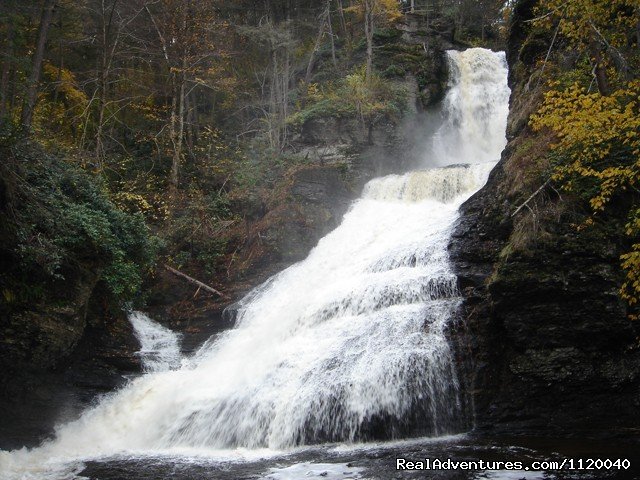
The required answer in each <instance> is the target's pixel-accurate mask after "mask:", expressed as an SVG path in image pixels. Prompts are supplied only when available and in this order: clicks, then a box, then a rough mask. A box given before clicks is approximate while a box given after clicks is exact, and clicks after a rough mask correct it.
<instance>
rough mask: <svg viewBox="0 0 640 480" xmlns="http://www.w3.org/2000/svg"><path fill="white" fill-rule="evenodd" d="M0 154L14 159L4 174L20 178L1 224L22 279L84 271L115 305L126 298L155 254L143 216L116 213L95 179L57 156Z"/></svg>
mask: <svg viewBox="0 0 640 480" xmlns="http://www.w3.org/2000/svg"><path fill="white" fill-rule="evenodd" d="M0 148H1V150H2V152H3V155H6V156H7V157H8V158H9V157H10V158H12V162H11V163H10V165H8V168H7V170H6V171H5V172H3V176H4V177H5V178H7V179H8V180H7V181H11V179H17V183H16V184H15V188H14V189H13V193H12V196H11V199H10V213H5V214H3V215H4V218H3V223H4V224H5V228H7V229H9V230H10V231H11V232H13V235H14V238H15V243H14V245H13V246H12V252H11V253H12V256H13V257H14V258H15V259H16V260H17V262H16V263H17V264H16V265H15V268H16V269H17V270H18V271H19V272H20V276H23V277H25V278H29V279H30V281H31V282H32V283H33V284H45V285H46V284H47V283H48V282H52V281H54V282H55V281H64V280H65V279H66V278H67V276H71V275H75V274H77V273H78V270H79V269H83V268H86V269H89V270H91V271H94V272H99V273H100V274H101V275H100V278H101V279H102V280H103V281H104V282H105V284H106V286H107V287H108V289H109V291H110V292H111V293H112V294H113V295H114V298H115V299H117V300H119V301H127V300H129V299H131V298H132V297H133V296H134V295H135V294H136V292H137V291H138V290H139V288H140V286H141V283H142V279H143V275H144V273H145V271H146V270H147V269H149V268H150V267H151V266H152V264H153V261H154V257H155V253H156V251H157V241H156V240H155V239H154V238H153V237H151V236H150V234H149V231H148V228H147V226H146V225H145V222H144V219H143V217H142V216H141V215H130V214H128V213H125V212H123V211H122V210H119V209H118V208H117V207H116V206H115V205H114V204H113V203H112V202H111V201H110V200H109V197H108V195H107V192H106V190H105V188H104V185H103V184H102V182H101V181H100V180H99V178H97V177H92V176H91V175H89V174H87V173H86V172H84V171H83V170H82V169H80V168H78V167H77V166H74V165H71V164H69V163H68V162H66V161H65V160H63V159H61V158H58V157H56V156H52V155H49V154H45V153H44V152H43V151H41V150H40V149H38V148H35V147H31V146H25V145H22V146H19V145H11V146H9V145H4V146H2V147H0ZM14 273H15V272H14ZM7 274H8V275H9V276H10V272H5V275H7ZM4 280H10V279H7V278H5V279H4Z"/></svg>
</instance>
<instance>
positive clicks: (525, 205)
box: [511, 178, 551, 218]
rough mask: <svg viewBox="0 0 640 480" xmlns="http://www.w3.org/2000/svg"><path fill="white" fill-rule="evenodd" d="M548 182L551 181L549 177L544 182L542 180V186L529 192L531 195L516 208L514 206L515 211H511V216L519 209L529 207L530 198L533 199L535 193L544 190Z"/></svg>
mask: <svg viewBox="0 0 640 480" xmlns="http://www.w3.org/2000/svg"><path fill="white" fill-rule="evenodd" d="M550 182H551V179H550V178H549V179H547V181H546V182H544V183H543V184H542V186H541V187H540V188H539V189H537V190H536V191H535V192H533V193H532V194H531V196H529V198H527V199H526V200H525V201H524V203H523V204H522V205H520V206H519V207H518V208H516V211H515V212H513V213H512V214H511V218H513V217H515V216H516V215H517V214H518V212H520V210H522V209H523V208H524V207H527V208H529V202H530V201H531V200H533V198H534V197H535V196H536V195H538V194H539V193H540V192H541V191H542V190H544V188H545V187H546V186H547V185H549V183H550Z"/></svg>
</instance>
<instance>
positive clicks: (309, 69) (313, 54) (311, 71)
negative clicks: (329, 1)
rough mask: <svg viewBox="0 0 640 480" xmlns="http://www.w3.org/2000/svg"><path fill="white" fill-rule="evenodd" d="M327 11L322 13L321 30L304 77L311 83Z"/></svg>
mask: <svg viewBox="0 0 640 480" xmlns="http://www.w3.org/2000/svg"><path fill="white" fill-rule="evenodd" d="M328 11H329V10H328V6H327V10H326V11H325V12H323V13H322V20H320V28H319V29H318V36H317V37H316V42H315V43H314V44H313V50H312V51H311V56H310V57H309V63H308V64H307V73H306V74H305V76H304V81H305V82H306V83H309V81H310V80H311V74H312V73H313V67H314V65H315V62H316V52H317V51H318V50H319V49H320V42H321V41H322V37H323V36H324V26H325V22H326V21H327V12H328Z"/></svg>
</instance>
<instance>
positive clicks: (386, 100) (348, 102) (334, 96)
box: [288, 68, 407, 126]
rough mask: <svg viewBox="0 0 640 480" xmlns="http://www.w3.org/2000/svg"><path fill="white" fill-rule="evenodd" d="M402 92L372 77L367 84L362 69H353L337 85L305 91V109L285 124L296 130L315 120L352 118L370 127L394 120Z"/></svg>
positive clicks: (401, 105)
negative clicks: (380, 121)
mask: <svg viewBox="0 0 640 480" xmlns="http://www.w3.org/2000/svg"><path fill="white" fill-rule="evenodd" d="M406 95H407V93H406V91H405V90H404V89H403V88H402V87H399V86H397V85H395V84H394V83H392V82H391V81H389V80H387V79H385V78H383V77H381V76H379V75H372V77H371V78H370V79H369V80H368V81H367V79H366V78H365V71H364V68H360V69H357V70H356V71H355V72H353V73H351V74H349V75H347V76H346V77H345V78H344V79H342V80H341V81H339V82H337V83H333V84H328V85H325V86H324V87H323V88H322V89H321V88H320V87H319V86H318V85H316V84H311V85H308V87H307V95H306V100H307V103H306V105H305V106H304V107H303V108H301V109H300V110H299V111H297V112H296V113H294V114H293V115H291V116H290V117H289V119H288V122H289V123H290V124H291V125H295V126H300V125H304V124H305V123H306V122H308V121H310V120H313V119H318V118H331V117H333V118H355V119H358V120H360V121H361V122H362V123H363V124H366V125H372V124H375V122H377V121H378V120H380V119H382V118H390V119H397V118H398V116H399V115H400V114H401V113H402V111H403V109H404V107H405V103H406Z"/></svg>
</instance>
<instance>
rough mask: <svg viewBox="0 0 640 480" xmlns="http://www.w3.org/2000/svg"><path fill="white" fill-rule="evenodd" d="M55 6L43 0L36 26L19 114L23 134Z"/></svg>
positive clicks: (28, 124) (53, 1)
mask: <svg viewBox="0 0 640 480" xmlns="http://www.w3.org/2000/svg"><path fill="white" fill-rule="evenodd" d="M55 8H56V0H45V1H44V5H43V7H42V14H41V16H40V27H39V28H38V38H37V40H36V49H35V52H34V54H33V59H32V62H31V74H30V75H29V79H28V80H27V94H26V96H25V99H24V104H23V106H22V113H21V114H20V126H21V128H22V132H23V134H24V135H28V134H29V132H30V130H31V122H32V120H33V110H34V109H35V107H36V101H37V100H38V84H39V82H40V74H41V72H42V61H43V60H44V50H45V46H46V44H47V36H48V35H49V27H50V25H51V19H52V18H53V11H54V10H55Z"/></svg>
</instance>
